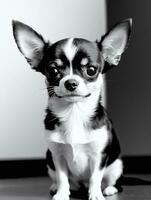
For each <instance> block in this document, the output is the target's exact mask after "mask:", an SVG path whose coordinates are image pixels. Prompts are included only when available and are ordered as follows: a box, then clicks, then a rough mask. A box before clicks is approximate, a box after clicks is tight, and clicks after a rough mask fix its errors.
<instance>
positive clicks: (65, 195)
mask: <svg viewBox="0 0 151 200" xmlns="http://www.w3.org/2000/svg"><path fill="white" fill-rule="evenodd" d="M69 195H70V192H69V191H66V190H58V191H57V193H56V194H55V195H54V196H53V197H52V200H69Z"/></svg>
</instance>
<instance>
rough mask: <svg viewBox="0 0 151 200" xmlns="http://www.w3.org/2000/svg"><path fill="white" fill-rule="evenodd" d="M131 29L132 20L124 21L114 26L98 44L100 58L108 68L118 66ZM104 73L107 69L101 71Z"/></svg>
mask: <svg viewBox="0 0 151 200" xmlns="http://www.w3.org/2000/svg"><path fill="white" fill-rule="evenodd" d="M131 27H132V19H126V20H124V21H122V22H120V23H118V24H116V25H115V26H114V27H113V28H112V29H111V30H110V31H109V32H107V34H106V35H105V36H103V38H102V39H101V41H100V42H99V43H98V46H99V48H100V50H101V53H102V56H103V58H104V60H105V61H106V62H107V64H108V65H109V66H108V68H109V67H110V66H112V65H114V66H117V65H118V64H119V61H120V59H121V55H122V53H123V52H124V51H125V49H126V48H127V46H128V42H129V38H130V34H131ZM105 66H106V65H105ZM105 66H104V68H105ZM106 71H107V69H103V71H102V73H105V72H106Z"/></svg>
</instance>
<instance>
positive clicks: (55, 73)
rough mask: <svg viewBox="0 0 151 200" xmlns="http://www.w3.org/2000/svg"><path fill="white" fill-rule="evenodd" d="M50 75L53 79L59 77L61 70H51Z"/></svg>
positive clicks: (53, 68)
mask: <svg viewBox="0 0 151 200" xmlns="http://www.w3.org/2000/svg"><path fill="white" fill-rule="evenodd" d="M49 73H50V75H51V76H53V77H57V76H58V74H59V70H58V69H57V68H55V67H52V68H50V70H49Z"/></svg>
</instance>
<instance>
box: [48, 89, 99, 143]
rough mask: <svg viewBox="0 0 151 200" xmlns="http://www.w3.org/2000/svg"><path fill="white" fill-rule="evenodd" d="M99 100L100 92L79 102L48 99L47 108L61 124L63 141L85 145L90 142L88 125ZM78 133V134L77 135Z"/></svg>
mask: <svg viewBox="0 0 151 200" xmlns="http://www.w3.org/2000/svg"><path fill="white" fill-rule="evenodd" d="M99 100H100V91H97V92H93V93H92V94H91V96H89V97H87V98H84V99H83V100H82V101H79V102H67V101H65V100H64V99H60V98H57V97H53V98H50V99H49V104H48V108H49V109H50V110H51V111H52V112H53V113H54V114H55V116H56V117H57V118H59V121H60V122H61V126H60V127H61V132H62V136H61V137H64V138H63V140H64V141H65V142H67V143H70V144H72V143H85V142H87V141H88V140H91V138H89V136H88V132H89V124H90V122H91V119H92V117H93V116H94V115H95V111H96V108H97V107H98V104H99ZM79 132H80V133H79Z"/></svg>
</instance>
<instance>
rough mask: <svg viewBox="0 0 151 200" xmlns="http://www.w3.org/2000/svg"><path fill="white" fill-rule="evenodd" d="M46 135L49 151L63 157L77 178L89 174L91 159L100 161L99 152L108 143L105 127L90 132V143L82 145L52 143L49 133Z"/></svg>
mask: <svg viewBox="0 0 151 200" xmlns="http://www.w3.org/2000/svg"><path fill="white" fill-rule="evenodd" d="M46 135H47V141H48V144H49V149H50V150H51V151H52V152H54V153H57V155H60V156H63V157H64V159H65V160H66V162H67V164H68V167H69V169H70V171H71V172H72V174H75V175H77V176H81V175H84V176H85V173H88V172H89V166H90V163H89V162H90V160H91V159H92V158H94V157H97V158H98V159H101V152H102V151H103V149H104V147H105V146H106V143H107V141H108V133H107V130H106V127H102V128H101V129H97V130H94V131H92V132H91V136H92V135H93V137H91V141H89V142H87V143H83V144H69V143H68V144H67V143H64V144H63V143H58V142H55V141H52V139H51V135H52V133H51V132H50V131H47V132H46ZM92 138H93V139H92Z"/></svg>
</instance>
